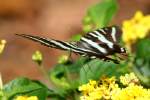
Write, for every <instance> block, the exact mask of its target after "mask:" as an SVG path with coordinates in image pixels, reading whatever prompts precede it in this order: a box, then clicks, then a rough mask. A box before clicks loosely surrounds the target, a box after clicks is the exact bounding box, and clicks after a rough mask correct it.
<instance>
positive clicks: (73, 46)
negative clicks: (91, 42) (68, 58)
mask: <svg viewBox="0 0 150 100" xmlns="http://www.w3.org/2000/svg"><path fill="white" fill-rule="evenodd" d="M67 44H68V45H70V46H71V47H72V48H73V49H74V50H80V51H81V52H82V51H83V52H82V53H86V52H90V53H95V54H97V53H96V52H94V51H91V50H88V49H83V48H79V47H77V46H76V47H75V45H72V44H70V43H67Z"/></svg>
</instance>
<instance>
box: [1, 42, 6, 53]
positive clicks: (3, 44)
mask: <svg viewBox="0 0 150 100" xmlns="http://www.w3.org/2000/svg"><path fill="white" fill-rule="evenodd" d="M5 44H6V40H1V41H0V54H1V53H2V52H3V50H4V47H5Z"/></svg>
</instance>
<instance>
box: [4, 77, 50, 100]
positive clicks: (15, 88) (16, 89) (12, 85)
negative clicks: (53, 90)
mask: <svg viewBox="0 0 150 100" xmlns="http://www.w3.org/2000/svg"><path fill="white" fill-rule="evenodd" d="M40 91H43V93H45V94H40V93H41V92H40ZM47 91H49V89H48V88H47V87H46V86H44V85H43V84H42V83H40V82H37V81H32V80H29V79H27V78H23V77H20V78H17V79H15V80H12V81H11V82H9V83H8V84H6V85H4V88H3V92H4V95H5V96H6V97H7V99H11V98H13V97H15V96H16V95H21V94H22V95H28V94H29V95H35V96H38V98H46V96H47V95H48V94H47ZM40 100H41V99H40Z"/></svg>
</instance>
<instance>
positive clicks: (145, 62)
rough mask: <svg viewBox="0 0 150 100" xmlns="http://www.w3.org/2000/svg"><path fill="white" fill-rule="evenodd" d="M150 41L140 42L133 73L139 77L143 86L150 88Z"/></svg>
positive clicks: (145, 39) (137, 46) (147, 39)
mask: <svg viewBox="0 0 150 100" xmlns="http://www.w3.org/2000/svg"><path fill="white" fill-rule="evenodd" d="M149 44H150V39H149V38H144V39H141V40H139V41H138V42H137V43H136V45H135V47H136V57H135V60H134V67H133V71H134V72H135V74H136V75H137V76H138V77H139V79H140V80H141V82H142V83H143V85H145V86H147V87H150V84H149V83H150V73H149V72H150V45H149Z"/></svg>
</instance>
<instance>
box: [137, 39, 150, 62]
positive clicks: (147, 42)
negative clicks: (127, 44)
mask: <svg viewBox="0 0 150 100" xmlns="http://www.w3.org/2000/svg"><path fill="white" fill-rule="evenodd" d="M136 57H137V58H143V59H145V60H149V61H150V39H148V38H145V39H141V40H139V41H138V42H137V44H136Z"/></svg>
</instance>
